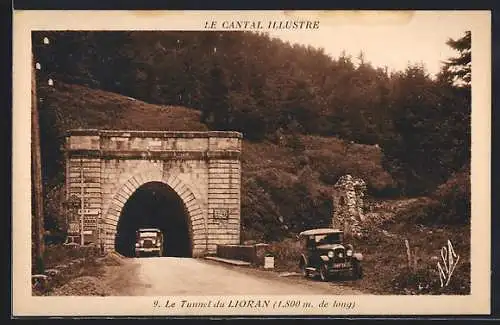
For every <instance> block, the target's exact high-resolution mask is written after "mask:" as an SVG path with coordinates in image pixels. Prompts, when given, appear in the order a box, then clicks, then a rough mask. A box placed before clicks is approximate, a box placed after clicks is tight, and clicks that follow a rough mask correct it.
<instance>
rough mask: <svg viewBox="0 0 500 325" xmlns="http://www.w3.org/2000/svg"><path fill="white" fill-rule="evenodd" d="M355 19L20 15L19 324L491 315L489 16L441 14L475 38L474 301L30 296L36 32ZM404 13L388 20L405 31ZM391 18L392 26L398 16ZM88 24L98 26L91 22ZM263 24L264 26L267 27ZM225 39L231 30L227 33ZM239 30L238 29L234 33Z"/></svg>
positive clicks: (338, 15)
mask: <svg viewBox="0 0 500 325" xmlns="http://www.w3.org/2000/svg"><path fill="white" fill-rule="evenodd" d="M361 13H362V14H370V12H364V11H363V12H359V11H357V12H351V11H300V12H299V11H286V12H285V11H266V12H264V11H245V12H231V11H224V12H222V11H199V12H197V11H89V10H86V11H44V10H37V11H23V10H18V11H14V15H13V134H12V137H13V152H12V157H13V164H12V166H13V182H12V184H13V188H12V191H13V197H12V202H13V215H12V227H13V233H12V240H13V243H12V244H13V245H12V247H13V251H12V254H13V258H12V306H13V307H12V314H13V316H40V315H43V316H164V315H169V316H210V315H213V316H220V315H228V316H231V315H232V316H243V315H245V316H247V315H248V316H250V315H256V316H263V315H270V316H272V315H275V316H276V315H328V316H335V315H471V314H475V315H480V314H489V313H490V308H491V306H490V285H491V284H490V277H491V261H490V256H491V254H490V253H491V246H490V243H491V240H490V233H491V228H490V227H491V226H490V225H491V220H490V216H491V213H490V206H491V204H490V168H491V166H490V161H491V160H490V148H491V145H490V138H491V121H490V115H491V114H490V112H491V13H490V12H489V11H460V12H456V11H439V12H436V14H438V15H446V14H461V15H469V16H468V17H470V30H471V32H472V66H473V69H472V103H473V104H472V130H471V131H472V158H471V179H472V188H471V192H472V221H471V245H472V249H471V294H470V295H467V296H444V295H443V296H380V295H360V296H312V295H311V296H265V297H264V296H244V298H246V299H252V298H253V299H270V300H271V301H276V300H280V299H281V300H282V299H284V298H286V299H290V300H293V299H297V300H301V301H308V302H311V304H312V305H313V306H314V307H313V308H310V309H308V310H307V311H304V310H301V309H272V308H267V309H242V308H229V307H223V308H196V309H186V308H181V307H180V305H179V304H177V306H176V307H173V308H168V309H167V308H165V309H160V310H158V309H154V308H153V307H152V302H153V300H154V299H163V298H168V299H170V300H171V301H174V300H177V301H180V300H182V299H186V300H190V301H208V300H210V299H211V300H214V301H215V300H221V299H222V300H230V299H238V298H242V297H243V296H222V297H221V296H213V297H212V296H200V297H194V296H186V297H34V296H32V295H31V286H30V283H31V281H30V277H31V274H30V265H31V258H30V254H31V249H30V243H31V209H30V202H31V177H30V173H29V172H28V171H29V170H31V165H30V161H31V159H30V137H31V135H30V127H29V125H30V119H31V116H30V105H31V100H30V98H31V94H30V87H29V86H27V85H29V84H30V77H31V66H30V62H31V31H35V30H203V23H204V21H206V20H216V19H218V18H227V17H231V18H232V19H237V18H238V17H240V19H242V20H244V19H246V20H252V19H255V17H257V16H259V17H261V18H263V17H265V18H266V19H279V18H284V17H290V15H292V16H295V17H298V16H301V17H313V18H314V19H319V20H320V21H321V24H322V25H325V24H341V23H349V22H352V21H354V20H355V22H356V23H363V19H361V18H360V16H359V15H360V14H361ZM397 13H398V12H391V15H392V16H394V17H393V18H395V20H394V23H404V22H398V19H397V18H398V14H397ZM392 16H391V17H392ZM90 17H91V19H89V18H90ZM263 19H264V18H263ZM226 30H227V29H226ZM233 30H234V29H233ZM327 299H329V300H335V299H337V300H339V301H345V302H354V303H355V307H354V308H352V309H349V310H346V309H335V308H322V307H321V301H323V300H327Z"/></svg>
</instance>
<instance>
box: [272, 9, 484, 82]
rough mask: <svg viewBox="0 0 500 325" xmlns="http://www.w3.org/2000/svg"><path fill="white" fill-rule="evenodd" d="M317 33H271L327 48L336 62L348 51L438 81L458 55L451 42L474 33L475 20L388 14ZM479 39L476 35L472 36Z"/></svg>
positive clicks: (451, 14)
mask: <svg viewBox="0 0 500 325" xmlns="http://www.w3.org/2000/svg"><path fill="white" fill-rule="evenodd" d="M319 17H320V19H321V23H320V29H319V30H318V31H314V32H311V31H305V32H297V31H293V32H292V31H287V30H285V31H269V35H270V36H271V37H279V38H281V39H283V40H284V41H290V43H300V44H304V45H312V46H314V47H317V48H323V49H324V50H325V53H326V54H328V55H330V56H332V57H334V58H337V57H338V56H339V55H340V54H341V52H342V51H343V50H345V52H346V53H347V54H348V55H351V56H352V57H353V61H354V62H357V61H356V59H355V58H356V57H357V56H358V54H359V53H360V51H363V52H364V55H365V60H366V61H368V62H370V63H371V64H372V65H373V66H376V67H384V66H387V67H388V68H389V70H395V71H398V70H399V71H400V70H404V69H405V68H406V67H407V65H408V63H423V64H424V66H425V68H426V69H427V71H428V72H429V73H430V74H431V75H433V74H436V73H438V72H439V69H440V67H441V66H442V63H441V62H442V61H444V60H447V59H448V58H449V57H453V56H456V55H457V52H456V51H454V50H452V49H451V48H450V47H449V46H448V45H446V41H447V40H448V39H449V38H452V39H457V38H460V37H462V36H463V35H464V32H465V31H466V30H471V20H472V19H474V16H473V15H470V14H467V13H466V12H459V11H446V12H439V11H435V12H421V11H419V12H414V13H413V12H410V11H408V12H394V13H391V12H385V13H378V14H375V13H373V14H371V15H353V16H349V15H347V16H346V15H344V16H340V15H339V16H337V17H335V16H329V17H326V18H325V17H322V16H319ZM472 39H474V35H472Z"/></svg>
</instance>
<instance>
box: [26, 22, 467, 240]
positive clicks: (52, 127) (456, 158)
mask: <svg viewBox="0 0 500 325" xmlns="http://www.w3.org/2000/svg"><path fill="white" fill-rule="evenodd" d="M43 37H48V38H50V40H51V43H50V46H46V45H43V42H41V41H40V40H41V39H42V38H43ZM33 42H34V49H35V55H36V59H37V62H40V63H41V64H42V69H41V70H40V71H39V72H40V73H38V74H37V78H38V84H39V85H44V86H40V87H39V91H38V93H39V97H41V106H40V114H41V123H42V125H41V126H42V142H43V143H42V145H43V148H42V150H43V153H42V154H43V159H44V162H45V164H44V168H45V169H44V179H45V182H46V185H47V186H48V188H47V189H48V191H47V192H48V194H47V195H51V194H53V195H55V194H54V193H55V192H54V191H52V190H51V189H55V188H57V187H58V186H59V187H60V186H61V184H62V183H61V181H62V179H61V177H62V175H61V172H60V171H61V169H60V166H61V163H62V162H61V157H62V156H61V154H60V145H61V144H62V141H63V139H62V137H61V135H62V132H64V130H65V129H66V128H68V127H80V126H83V127H89V126H92V127H102V128H115V129H117V128H125V127H126V128H138V129H170V130H175V129H177V128H182V129H214V130H237V131H241V132H243V134H244V138H245V140H246V141H245V143H244V148H243V155H244V157H243V166H244V169H243V188H242V191H243V196H242V218H243V220H244V226H245V218H253V219H252V220H256V218H257V219H258V218H261V219H262V220H260V221H259V222H256V223H255V224H254V227H253V228H252V229H250V230H249V231H250V232H252V231H254V232H256V233H260V234H261V235H262V233H266V237H268V238H275V237H279V236H281V233H282V232H284V231H286V230H287V229H294V228H296V229H299V228H301V227H303V226H313V225H315V224H321V223H324V222H326V221H327V220H328V218H329V215H330V213H331V206H330V205H331V197H330V193H329V188H330V186H331V185H332V184H334V183H335V181H336V180H337V179H338V177H339V176H341V175H343V174H344V173H347V172H349V173H351V174H353V175H355V176H360V177H363V178H364V179H365V180H367V183H368V187H369V191H370V194H371V195H372V196H375V197H377V196H379V197H380V196H384V197H396V196H417V195H428V194H430V193H432V192H434V191H435V190H436V188H437V187H438V186H439V185H440V184H443V183H445V182H446V181H447V180H448V179H449V178H450V177H451V176H452V175H455V173H457V172H459V171H460V170H466V171H468V165H469V163H470V33H468V32H466V33H465V34H464V37H463V38H461V39H458V40H450V41H449V42H448V45H449V46H451V47H452V48H454V49H456V50H457V56H456V57H455V58H450V60H449V61H448V62H445V63H443V69H442V71H441V73H440V74H439V75H438V76H430V75H429V74H428V73H427V72H426V70H425V67H424V66H421V65H409V66H408V67H407V69H406V70H404V71H396V72H394V71H389V70H388V69H386V68H381V67H373V66H372V65H371V64H370V62H369V58H366V57H365V56H364V55H363V53H360V55H358V56H357V57H355V58H353V57H351V56H348V55H343V56H341V57H338V58H332V57H330V56H328V55H326V54H325V53H324V51H323V50H322V49H316V48H312V47H304V46H299V45H296V44H288V43H284V42H282V41H281V40H279V39H271V38H269V37H268V36H267V35H264V34H255V33H246V32H224V33H220V32H37V33H34V37H33ZM47 78H52V79H53V80H55V87H49V86H45V84H46V79H47ZM116 94H121V95H123V97H122V96H118V95H116ZM188 108H189V109H188ZM179 120H182V121H183V122H182V123H179ZM56 143H57V144H58V145H55V144H56ZM460 179H462V180H463V178H460ZM460 186H462V187H463V188H465V189H467V188H468V187H469V184H468V183H467V184H462V183H460ZM465 192H466V193H467V191H466V190H465ZM455 199H457V198H450V200H455ZM465 199H466V201H468V202H470V198H468V197H466V198H465ZM290 202H294V203H295V205H294V204H290ZM450 202H451V201H450ZM257 203H258V204H257ZM54 209H55V208H53V207H51V208H49V209H48V211H49V213H50V211H53V210H54ZM445 209H446V207H445ZM55 210H57V209H55ZM466 214H467V213H466ZM287 218H288V220H287ZM426 218H430V219H431V220H432V218H433V213H432V212H429V216H427V217H426ZM467 218H468V215H466V216H459V217H458V219H461V221H462V222H463V221H467ZM264 219H265V220H264ZM265 225H269V226H265ZM259 227H261V228H262V229H260V228H259Z"/></svg>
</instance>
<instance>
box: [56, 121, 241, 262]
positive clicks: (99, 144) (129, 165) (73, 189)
mask: <svg viewBox="0 0 500 325" xmlns="http://www.w3.org/2000/svg"><path fill="white" fill-rule="evenodd" d="M66 149H67V167H68V169H69V178H68V180H67V186H68V188H69V191H68V194H69V195H74V197H73V199H75V198H78V199H79V197H80V194H79V193H80V192H78V191H79V189H80V188H81V185H80V184H81V180H80V178H79V177H80V174H79V172H80V169H81V168H80V166H81V162H80V160H81V159H82V160H83V164H84V165H83V168H84V169H83V171H84V173H85V174H84V176H85V177H87V178H88V179H87V178H86V179H85V180H84V185H83V186H84V192H85V193H86V194H85V197H84V198H85V199H86V198H87V197H88V199H86V202H88V209H94V210H88V211H85V212H86V213H89V218H88V219H89V222H88V225H89V226H88V227H94V228H92V229H93V231H94V232H95V238H93V239H94V241H98V242H102V243H103V244H104V246H105V248H106V249H107V250H111V249H113V248H114V237H115V235H116V227H117V223H118V219H119V216H120V213H121V208H123V205H124V204H125V203H126V201H127V200H128V198H129V197H130V195H132V193H133V192H134V191H135V190H136V189H137V188H138V187H140V186H141V185H143V184H145V183H147V182H150V181H161V182H164V183H166V184H167V185H169V186H170V187H172V188H173V189H174V190H175V191H176V192H177V194H178V195H179V196H180V197H181V199H182V200H183V201H184V203H185V205H186V206H187V210H188V214H189V218H190V220H189V222H190V232H191V236H192V237H191V238H192V244H193V245H192V246H193V256H196V255H199V254H201V253H202V252H206V251H207V250H208V252H211V253H214V252H215V250H216V245H217V244H239V242H240V182H241V181H240V178H241V176H240V175H241V164H240V159H239V154H240V152H241V134H239V133H236V132H156V131H155V132H143V131H102V130H73V131H70V132H69V136H68V138H67V148H66ZM77 192H78V193H77ZM90 213H92V214H90ZM91 225H92V226H91ZM98 225H99V226H98ZM89 229H90V228H89ZM89 238H90V237H89Z"/></svg>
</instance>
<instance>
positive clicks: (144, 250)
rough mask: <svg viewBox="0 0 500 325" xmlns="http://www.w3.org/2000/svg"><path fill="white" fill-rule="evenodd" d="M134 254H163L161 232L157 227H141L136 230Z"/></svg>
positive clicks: (139, 255)
mask: <svg viewBox="0 0 500 325" xmlns="http://www.w3.org/2000/svg"><path fill="white" fill-rule="evenodd" d="M135 238H136V240H135V256H136V257H141V256H142V255H145V254H148V255H156V256H162V255H163V233H162V231H161V230H160V229H158V228H141V229H138V230H137V231H136V237H135Z"/></svg>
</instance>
